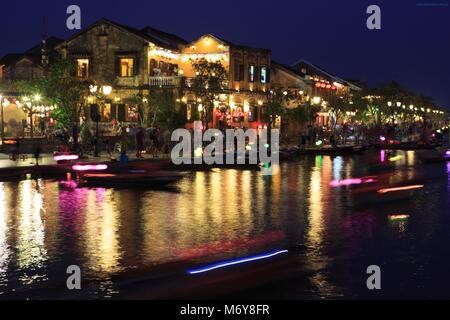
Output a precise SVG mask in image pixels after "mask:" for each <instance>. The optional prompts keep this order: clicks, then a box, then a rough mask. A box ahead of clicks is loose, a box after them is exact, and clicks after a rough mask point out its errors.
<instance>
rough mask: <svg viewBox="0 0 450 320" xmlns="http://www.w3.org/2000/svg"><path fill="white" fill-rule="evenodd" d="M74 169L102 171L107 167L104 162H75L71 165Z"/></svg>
mask: <svg viewBox="0 0 450 320" xmlns="http://www.w3.org/2000/svg"><path fill="white" fill-rule="evenodd" d="M72 169H73V170H75V171H102V170H106V169H108V166H107V165H106V164H96V165H80V164H76V165H74V166H72Z"/></svg>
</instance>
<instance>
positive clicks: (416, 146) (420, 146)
mask: <svg viewBox="0 0 450 320" xmlns="http://www.w3.org/2000/svg"><path fill="white" fill-rule="evenodd" d="M441 145H442V144H440V143H419V142H401V141H396V140H395V141H394V140H391V141H388V142H386V143H378V144H376V145H375V147H376V148H377V149H382V150H432V149H435V148H437V147H439V146H441Z"/></svg>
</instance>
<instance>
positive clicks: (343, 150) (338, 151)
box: [301, 145, 366, 155]
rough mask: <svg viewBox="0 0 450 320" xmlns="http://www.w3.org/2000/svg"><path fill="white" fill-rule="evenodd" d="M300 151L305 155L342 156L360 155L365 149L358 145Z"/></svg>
mask: <svg viewBox="0 0 450 320" xmlns="http://www.w3.org/2000/svg"><path fill="white" fill-rule="evenodd" d="M301 150H302V151H303V152H305V153H307V154H318V155H344V154H356V153H361V152H363V151H364V150H366V149H365V147H363V146H359V145H337V146H331V145H326V146H320V147H306V148H303V149H301Z"/></svg>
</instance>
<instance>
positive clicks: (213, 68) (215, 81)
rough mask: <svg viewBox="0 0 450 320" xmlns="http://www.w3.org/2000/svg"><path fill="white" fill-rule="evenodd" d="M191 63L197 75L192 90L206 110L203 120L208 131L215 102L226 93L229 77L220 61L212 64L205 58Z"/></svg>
mask: <svg viewBox="0 0 450 320" xmlns="http://www.w3.org/2000/svg"><path fill="white" fill-rule="evenodd" d="M191 61H192V62H191V63H192V67H193V68H194V70H195V73H196V76H195V77H194V80H193V85H192V89H193V90H194V92H195V93H196V95H197V97H198V98H199V99H200V100H201V104H202V105H203V110H204V112H203V119H202V120H203V121H204V122H205V125H206V129H208V124H209V122H210V121H211V119H212V114H213V110H214V101H215V100H216V99H217V96H218V95H219V94H220V93H222V92H224V89H225V87H226V81H227V79H228V75H227V71H226V70H225V68H224V67H223V65H222V63H220V61H217V62H211V61H208V60H206V59H204V58H202V59H198V60H195V61H194V60H191Z"/></svg>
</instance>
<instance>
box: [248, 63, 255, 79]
mask: <svg viewBox="0 0 450 320" xmlns="http://www.w3.org/2000/svg"><path fill="white" fill-rule="evenodd" d="M255 75H256V68H255V66H254V65H249V66H248V81H249V82H255Z"/></svg>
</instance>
